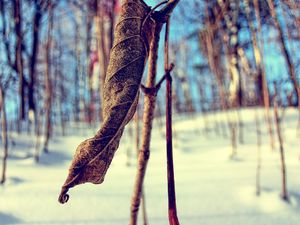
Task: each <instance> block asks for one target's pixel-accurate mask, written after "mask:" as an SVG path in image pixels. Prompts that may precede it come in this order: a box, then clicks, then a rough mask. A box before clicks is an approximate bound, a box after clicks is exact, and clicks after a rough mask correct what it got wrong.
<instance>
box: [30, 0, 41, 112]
mask: <svg viewBox="0 0 300 225" xmlns="http://www.w3.org/2000/svg"><path fill="white" fill-rule="evenodd" d="M34 10H35V11H34V17H33V32H32V49H31V55H30V62H29V78H30V80H29V84H28V108H29V110H32V111H33V113H34V114H35V111H36V109H35V101H34V86H35V77H36V71H35V70H36V62H37V56H38V50H39V42H40V41H39V36H40V24H41V19H42V6H41V5H40V3H38V2H37V1H34Z"/></svg>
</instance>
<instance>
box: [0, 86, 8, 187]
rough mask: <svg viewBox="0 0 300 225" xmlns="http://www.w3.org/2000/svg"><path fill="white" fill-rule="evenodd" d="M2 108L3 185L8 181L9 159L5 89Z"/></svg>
mask: <svg viewBox="0 0 300 225" xmlns="http://www.w3.org/2000/svg"><path fill="white" fill-rule="evenodd" d="M0 107H1V117H2V120H1V123H2V142H3V149H4V151H3V161H2V176H1V184H4V183H5V180H6V167H7V157H8V137H7V120H6V109H5V93H4V90H3V87H0Z"/></svg>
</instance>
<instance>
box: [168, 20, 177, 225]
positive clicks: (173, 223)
mask: <svg viewBox="0 0 300 225" xmlns="http://www.w3.org/2000/svg"><path fill="white" fill-rule="evenodd" d="M169 24H170V22H169V19H168V20H167V23H166V34H165V73H166V79H167V82H166V141H167V173H168V203H169V224H170V225H179V221H178V217H177V209H176V194H175V179H174V163H173V143H172V77H171V74H170V66H169V28H170V26H169Z"/></svg>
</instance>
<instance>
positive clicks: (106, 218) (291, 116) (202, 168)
mask: <svg viewBox="0 0 300 225" xmlns="http://www.w3.org/2000/svg"><path fill="white" fill-rule="evenodd" d="M258 112H259V114H260V115H261V117H262V116H263V111H262V110H258ZM242 117H243V119H244V123H245V125H244V136H245V143H244V144H243V145H241V144H239V145H238V155H237V156H236V157H235V158H233V159H230V154H231V146H230V140H229V138H227V139H225V138H223V137H222V136H221V135H220V136H217V135H216V134H215V132H214V129H213V125H214V121H215V119H214V118H217V119H218V120H221V118H225V115H223V114H222V115H220V114H218V115H210V116H208V118H207V119H208V121H209V126H210V129H209V130H210V132H209V133H208V134H204V132H203V128H204V125H203V121H204V120H203V118H202V117H201V116H200V115H199V116H190V117H186V116H185V117H176V116H175V117H174V120H175V121H174V133H175V134H174V136H175V140H174V163H175V176H176V177H175V179H176V193H177V208H178V215H179V219H180V221H181V224H184V225H185V224H186V225H199V224H205V225H219V224H222V225H235V224H243V225H254V224H255V225H266V224H272V225H283V224H284V225H299V224H300V213H299V212H300V191H299V190H300V189H299V187H300V180H299V179H298V177H299V171H300V161H299V155H300V149H299V144H300V139H299V135H298V134H297V133H296V126H297V111H296V110H295V109H288V110H287V111H286V116H285V120H284V124H283V131H284V138H285V139H284V140H285V150H286V162H287V173H288V174H287V175H288V179H287V186H288V191H289V199H290V201H289V202H285V201H283V200H282V199H281V197H280V191H281V173H280V158H279V157H280V156H279V151H278V143H276V150H275V151H271V150H270V147H269V137H268V133H267V127H266V125H265V123H264V122H262V129H263V133H262V141H263V145H262V147H261V150H262V169H261V186H262V191H261V195H260V196H256V194H255V174H256V157H257V155H256V151H257V148H256V133H255V123H254V110H253V109H246V110H243V111H242ZM162 119H163V118H162ZM74 126H75V125H74ZM154 127H155V129H154V132H153V136H152V138H153V139H152V144H151V156H150V160H149V164H148V169H147V173H146V180H145V195H146V207H147V213H148V219H149V224H155V225H166V224H168V220H167V215H168V214H167V183H166V153H165V142H164V138H163V133H162V129H161V128H158V123H157V122H155V123H154ZM127 129H128V128H127ZM70 132H71V133H72V135H69V136H66V137H61V136H56V137H54V138H53V140H52V141H51V143H50V153H49V154H42V155H41V161H40V163H39V164H36V163H34V161H33V158H32V157H31V155H32V153H33V152H34V142H35V137H33V136H32V135H27V134H22V135H20V136H17V134H14V135H13V137H14V139H15V141H16V139H17V138H18V141H16V145H15V146H11V148H10V158H9V161H8V171H7V183H6V184H5V185H4V186H0V224H1V225H5V224H30V225H35V224H49V225H50V224H51V225H52V224H53V225H56V224H64V225H68V224H75V225H81V224H88V225H89V224H101V225H122V224H128V221H129V214H130V213H129V209H130V200H131V195H132V189H133V184H134V180H135V175H136V168H135V164H136V162H135V151H136V150H135V147H134V144H133V143H134V140H133V138H132V137H130V136H129V135H128V132H125V134H124V136H123V138H122V141H121V144H120V148H119V150H118V151H117V153H116V155H115V158H114V160H113V163H112V165H111V167H110V169H109V171H108V173H107V175H106V178H105V181H104V183H103V184H101V185H93V184H84V185H80V186H77V187H75V188H73V189H71V190H70V193H69V194H70V200H69V202H68V203H67V204H65V205H60V204H59V203H58V201H57V198H58V194H59V192H60V188H61V185H62V184H63V182H64V180H65V178H66V176H67V172H68V167H69V164H70V162H71V159H72V155H73V154H74V151H75V148H76V146H77V145H78V144H79V143H80V142H81V141H82V140H84V139H85V138H87V137H89V136H91V135H92V134H93V130H92V129H88V128H78V127H72V128H71V129H69V133H70ZM76 133H77V134H76ZM297 135H298V136H297ZM275 137H276V140H277V136H275ZM128 150H131V166H127V165H126V163H127V152H128ZM140 219H141V215H140Z"/></svg>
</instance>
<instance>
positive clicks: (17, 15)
mask: <svg viewBox="0 0 300 225" xmlns="http://www.w3.org/2000/svg"><path fill="white" fill-rule="evenodd" d="M13 14H14V22H15V27H14V29H15V34H16V48H15V66H16V71H17V74H18V76H19V98H20V105H19V126H20V123H21V121H22V120H24V119H25V80H24V74H23V57H22V45H23V32H22V15H21V0H13ZM18 130H19V131H20V129H18Z"/></svg>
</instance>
